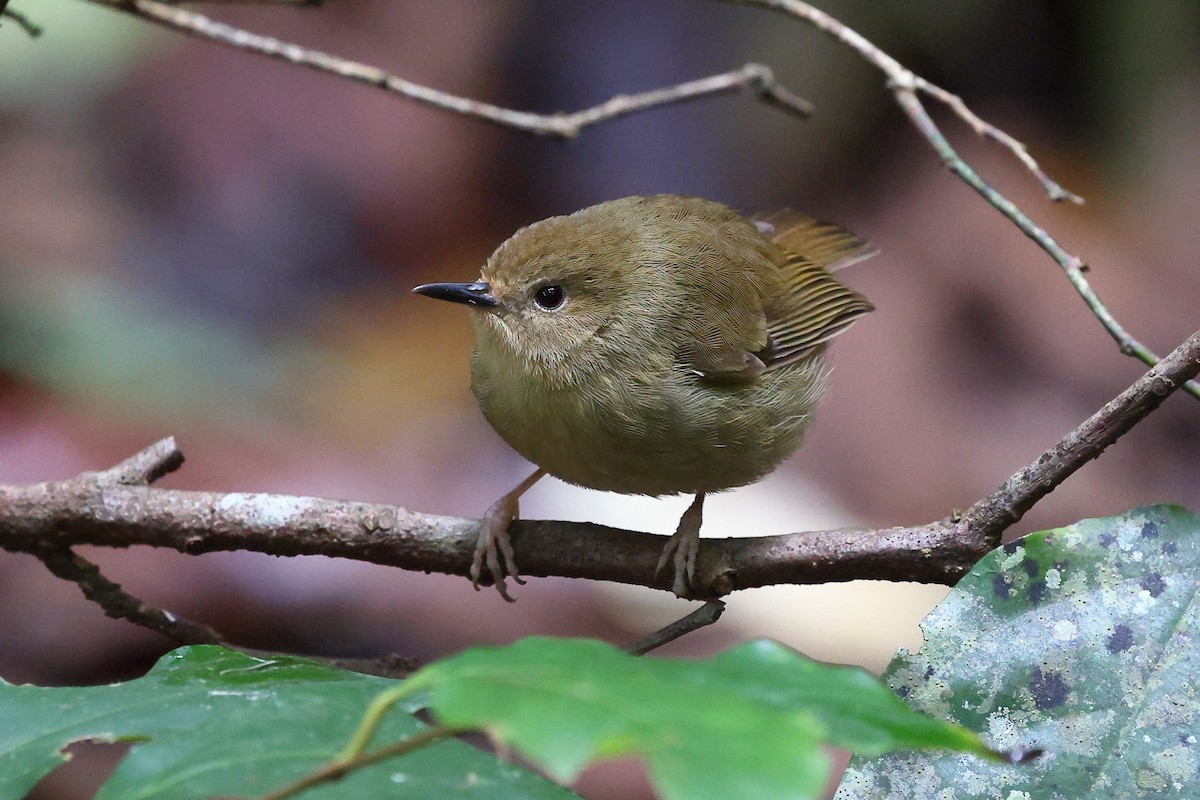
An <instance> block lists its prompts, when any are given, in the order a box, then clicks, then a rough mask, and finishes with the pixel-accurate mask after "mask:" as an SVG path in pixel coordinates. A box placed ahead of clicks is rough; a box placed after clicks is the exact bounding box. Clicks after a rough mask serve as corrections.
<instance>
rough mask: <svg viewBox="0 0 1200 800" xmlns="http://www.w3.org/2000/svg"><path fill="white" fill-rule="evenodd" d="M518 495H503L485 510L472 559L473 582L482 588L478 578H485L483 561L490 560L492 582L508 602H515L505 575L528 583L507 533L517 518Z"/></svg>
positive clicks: (488, 567)
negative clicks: (518, 564)
mask: <svg viewBox="0 0 1200 800" xmlns="http://www.w3.org/2000/svg"><path fill="white" fill-rule="evenodd" d="M518 511H519V508H518V505H517V498H515V497H513V496H511V495H508V494H506V495H504V496H503V497H501V498H500V499H499V500H497V501H496V502H494V503H492V505H491V507H490V508H488V510H487V511H486V512H484V515H483V519H482V520H481V521H480V525H479V541H478V542H476V544H475V558H474V559H473V560H472V561H471V585H472V586H474V587H475V590H476V591H479V582H480V580H482V579H483V565H484V564H487V569H488V574H489V575H490V577H491V583H492V585H494V586H495V587H496V591H498V592H499V593H500V596H501V597H503V598H504V599H505V600H507V601H508V602H510V603H512V602H515V600H514V598H513V597H512V596H511V595H510V594H509V593H508V584H507V583H506V582H505V579H506V578H512V579H513V580H514V581H516V582H517V583H525V581H523V580H521V576H520V574H519V573H518V572H517V559H516V556H515V555H514V554H513V546H512V538H511V537H510V536H509V535H508V526H509V525H511V524H512V521H513V520H515V519H517V515H518Z"/></svg>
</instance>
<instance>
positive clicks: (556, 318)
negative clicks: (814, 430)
mask: <svg viewBox="0 0 1200 800" xmlns="http://www.w3.org/2000/svg"><path fill="white" fill-rule="evenodd" d="M869 255H872V252H871V251H870V250H869V249H868V246H867V244H866V242H864V241H863V240H861V239H859V238H858V237H857V236H855V235H854V234H852V233H849V232H848V231H846V230H844V229H842V228H839V227H837V226H836V225H830V224H826V223H821V222H817V221H815V220H812V219H810V218H808V217H805V216H803V215H800V214H797V213H795V212H792V211H786V210H785V211H776V212H771V213H764V214H756V215H754V216H752V217H750V218H746V217H743V216H741V215H739V214H737V213H735V212H734V211H732V210H730V209H729V208H727V207H725V206H723V205H721V204H720V203H715V202H712V201H710V200H703V199H700V198H695V197H682V196H679V195H656V196H652V197H626V198H623V199H620V200H612V201H610V202H607V203H601V204H599V205H595V206H592V207H590V208H585V209H583V210H582V211H577V212H576V213H574V214H570V215H568V216H561V217H551V218H549V219H545V220H542V221H541V222H538V223H535V224H533V225H530V226H528V227H526V228H522V229H521V230H519V231H517V232H516V233H515V234H513V236H512V237H511V238H509V239H508V241H506V242H504V243H503V244H502V245H500V247H499V248H497V250H496V252H494V253H493V254H492V256H491V257H490V258H489V259H488V261H487V264H486V265H485V266H484V267H483V271H482V275H480V277H479V280H477V281H475V282H474V283H430V284H425V285H423V286H418V287H416V288H415V289H414V290H413V291H415V292H417V293H419V294H423V295H426V296H428V297H434V298H437V299H439V300H449V301H452V302H456V303H465V304H467V305H469V306H471V307H472V315H471V316H472V321H473V322H474V325H475V334H476V340H475V352H474V355H473V357H472V360H471V388H472V389H473V390H474V392H475V397H476V398H477V399H478V401H479V407H480V408H481V409H482V410H483V414H484V416H485V417H487V420H488V422H489V423H491V425H492V427H493V428H495V429H496V432H497V433H499V434H500V436H502V437H503V438H504V440H505V441H506V442H508V444H509V445H511V446H512V448H513V449H514V450H516V451H517V452H518V453H520V454H521V455H522V456H524V457H525V458H527V459H528V460H529V461H531V462H533V463H534V464H536V465H537V467H538V469H537V470H536V471H535V472H534V473H533V474H532V475H530V476H529V477H528V478H526V479H525V480H524V481H522V482H521V483H520V484H519V485H518V486H517V487H516V488H515V489H513V490H512V491H511V492H509V493H508V494H506V495H504V496H503V497H501V498H500V499H499V500H498V501H496V502H495V503H494V504H493V505H492V506H491V508H489V509H488V511H487V513H486V514H485V515H484V517H483V523H482V527H481V529H480V533H479V542H478V545H477V547H476V550H475V558H474V561H473V563H472V566H471V579H472V583H473V584H474V585H475V588H476V589H478V588H479V581H480V578H481V576H482V574H483V567H484V566H485V565H486V566H487V568H488V571H489V572H490V574H491V577H492V580H493V581H494V583H495V585H496V587H497V589H499V591H500V594H501V595H502V596H503V597H504V598H505V599H510V598H509V594H508V591H507V588H506V586H505V582H504V581H505V577H506V576H509V577H512V578H513V579H514V580H517V581H518V582H521V581H520V578H519V577H518V572H517V566H516V560H515V558H514V554H513V548H512V543H511V541H510V540H509V536H508V527H509V524H510V523H511V522H512V521H513V520H514V519H516V518H517V514H518V499H519V498H520V496H521V495H522V494H523V493H524V492H525V491H526V490H528V489H529V487H530V486H532V485H533V484H534V483H535V482H536V481H537V480H538V479H539V478H541V477H542V476H543V475H544V474H546V473H550V474H551V475H554V476H555V477H558V478H561V479H562V480H564V481H567V482H568V483H573V484H577V485H579V486H586V487H588V488H591V489H603V490H606V491H611V492H621V493H624V494H645V495H656V496H658V495H676V494H693V495H695V500H694V501H693V502H692V504H691V506H690V507H689V508H688V509H687V511H685V512H684V514H683V517H682V518H681V519H680V521H679V526H678V529H677V530H676V531H675V534H674V535H673V536H672V537H671V539H670V540H669V542H668V543H667V545H666V547H665V548H664V549H663V552H662V556H661V557H660V559H659V562H658V571H659V572H660V573H661V571H662V570H663V568H664V567H665V566H666V565H667V564H668V563H670V564H671V565H672V568H673V571H674V579H673V583H672V589H673V590H674V592H675V593H676V594H677V595H679V596H681V597H685V596H688V594H689V587H690V583H691V581H692V580H693V578H694V574H695V563H696V553H697V552H698V550H699V533H700V523H701V508H702V504H703V502H704V496H705V495H706V494H708V493H709V492H717V491H721V490H722V489H730V488H732V487H735V486H743V485H745V484H748V483H752V482H754V481H756V480H758V479H759V478H762V477H763V476H764V475H766V474H767V473H769V472H770V471H771V470H773V469H774V468H775V467H776V466H777V465H778V464H779V462H781V461H782V460H783V459H784V458H786V457H787V456H788V455H790V454H791V453H792V452H793V451H794V450H795V449H796V448H797V447H799V445H800V443H801V440H802V439H803V436H804V431H805V429H806V428H807V427H808V424H809V422H810V421H811V420H812V413H813V407H814V405H815V404H816V402H817V400H818V398H820V396H821V394H822V393H823V392H824V390H825V386H826V381H827V370H826V368H825V365H824V359H823V353H824V350H825V347H826V345H827V344H828V342H829V340H830V339H832V338H833V337H834V336H837V335H838V334H839V333H841V332H842V331H844V330H846V329H847V328H848V327H849V326H850V325H851V324H852V323H853V322H854V321H855V320H856V319H858V318H859V317H860V316H862V315H863V314H865V313H867V312H868V311H870V310H872V306H871V304H870V303H869V302H867V300H866V298H864V297H863V296H862V295H860V294H859V293H857V292H855V291H854V290H852V289H850V288H848V287H847V286H845V285H844V284H843V283H842V282H841V281H839V280H838V279H837V278H835V277H834V276H833V272H835V271H836V270H838V269H839V268H841V267H843V266H846V265H847V264H850V263H853V262H855V261H859V260H861V259H863V258H866V257H867V256H869Z"/></svg>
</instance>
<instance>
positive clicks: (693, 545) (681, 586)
mask: <svg viewBox="0 0 1200 800" xmlns="http://www.w3.org/2000/svg"><path fill="white" fill-rule="evenodd" d="M703 509H704V492H700V493H699V494H697V495H696V499H695V500H693V501H692V504H691V505H690V506H688V507H687V511H684V512H683V516H682V517H680V518H679V525H678V527H676V528H675V534H674V535H673V536H672V537H671V538H670V540H668V541H667V544H666V546H665V547H664V548H663V551H662V555H660V556H659V557H658V566H657V567H656V568H655V570H654V574H655V575H659V574H660V573H661V572H662V571H663V567H665V566H666V565H667V561H671V562H672V566H673V567H674V570H675V580H674V581H673V582H672V583H671V591H673V592H674V593H675V596H676V597H688V596H689V595H690V591H689V590H690V587H691V585H692V578H694V577H695V575H696V553H698V552H699V551H700V523H701V522H702V521H703Z"/></svg>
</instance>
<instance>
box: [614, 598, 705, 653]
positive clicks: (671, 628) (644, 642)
mask: <svg viewBox="0 0 1200 800" xmlns="http://www.w3.org/2000/svg"><path fill="white" fill-rule="evenodd" d="M723 613H725V601H723V600H709V601H708V602H707V603H705V604H704V605H702V606H700V607H699V608H697V609H696V610H695V611H693V612H692V613H690V614H688V615H687V616H686V617H683V618H682V619H677V620H675V621H674V622H672V623H671V624H670V625H667V626H665V627H663V628H660V629H659V630H657V631H655V632H654V633H652V634H650V635H649V636H644V637H642V638H641V639H638V640H637V641H636V642H634V643H633V644H631V645H629V646H628V647H626V648H625V650H626V652H629V653H633V654H634V655H635V656H644V655H646V653H649V652H650V651H651V650H656V649H658V648H660V647H662V646H663V645H664V644H668V643H670V642H673V641H675V640H676V639H678V638H679V637H680V636H684V635H686V634H689V633H691V632H692V631H694V630H699V629H700V628H704V627H707V626H709V625H712V624H713V623H714V622H716V621H717V620H719V619H720V618H721V615H722V614H723Z"/></svg>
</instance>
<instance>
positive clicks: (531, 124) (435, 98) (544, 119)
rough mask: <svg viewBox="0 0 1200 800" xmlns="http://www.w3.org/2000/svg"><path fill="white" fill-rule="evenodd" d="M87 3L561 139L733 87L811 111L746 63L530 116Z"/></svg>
mask: <svg viewBox="0 0 1200 800" xmlns="http://www.w3.org/2000/svg"><path fill="white" fill-rule="evenodd" d="M90 2H92V3H96V4H98V5H102V6H107V7H108V8H112V9H115V10H117V11H123V12H125V13H127V14H132V15H134V16H137V17H140V18H142V19H145V20H147V21H149V22H153V23H156V24H158V25H162V26H164V27H167V28H170V29H172V30H175V31H178V32H180V33H185V34H187V35H189V36H196V37H198V38H201V39H207V40H209V41H213V42H217V43H219V44H224V45H227V46H229V47H233V48H236V49H238V50H243V51H246V52H251V53H256V54H258V55H263V56H267V57H268V58H276V59H280V60H283V61H287V62H289V63H292V64H297V65H299V66H303V67H308V68H310V69H315V70H317V71H318V72H326V73H330V74H332V75H337V76H339V77H341V78H346V79H348V80H352V81H356V82H358V83H365V84H367V85H369V86H374V87H376V88H379V89H383V90H384V91H386V92H392V93H394V94H399V95H402V96H404V97H407V98H408V99H410V100H415V101H417V102H419V103H424V104H426V105H429V106H433V107H434V108H439V109H442V110H445V111H452V112H454V113H457V114H463V115H466V116H468V117H474V118H476V119H482V120H485V121H487V122H492V123H496V124H498V125H503V126H505V127H508V128H515V129H517V130H519V131H525V132H526V133H534V134H538V135H542V136H552V137H557V138H561V139H572V138H574V137H576V136H578V135H579V133H580V131H582V130H583V129H584V128H586V127H588V126H591V125H596V124H598V123H601V122H606V121H608V120H611V119H616V118H617V117H623V116H626V115H628V114H632V113H635V112H638V111H645V110H647V109H651V108H655V107H657V106H663V105H669V104H673V103H680V102H684V101H687V100H693V99H695V98H698V97H704V96H707V95H713V94H720V93H723V92H730V91H733V90H736V89H746V90H749V91H751V92H753V93H754V94H755V95H756V96H757V97H758V99H760V100H762V101H763V102H765V103H767V104H768V105H773V106H776V107H778V108H782V109H784V110H786V111H789V112H791V113H794V114H797V115H800V116H807V115H808V114H809V113H811V111H812V106H811V105H810V104H809V103H808V102H807V101H806V100H803V99H801V98H800V97H797V96H796V95H795V94H793V93H792V92H791V91H789V90H788V89H786V88H784V87H783V86H780V85H779V83H778V82H777V81H776V80H775V77H774V75H773V74H772V72H771V70H770V69H769V68H768V67H765V66H763V65H762V64H746V65H745V66H743V67H741V68H740V69H735V70H731V71H729V72H723V73H721V74H719V75H711V76H709V77H707V78H700V79H698V80H694V81H688V82H686V83H680V84H677V85H675V86H669V87H666V88H664V89H655V90H652V91H649V92H641V93H638V94H630V95H618V96H616V97H613V98H611V99H609V100H607V101H605V102H603V103H601V104H599V105H597V106H593V107H591V108H585V109H583V110H581V111H576V112H573V113H570V114H536V113H533V112H529V111H516V110H513V109H509V108H502V107H500V106H496V105H492V104H490V103H483V102H480V101H478V100H472V99H470V98H466V97H459V96H458V95H453V94H449V93H448V92H443V91H439V90H438V89H432V88H430V87H428V86H422V85H421V84H418V83H414V82H412V81H409V80H405V79H404V78H401V77H399V76H397V75H393V74H391V73H389V72H386V71H384V70H382V69H379V68H378V67H373V66H370V65H368V64H362V63H360V62H357V61H350V60H348V59H344V58H339V57H337V56H333V55H330V54H328V53H324V52H321V51H320V50H313V49H311V48H307V47H301V46H299V45H296V44H291V43H290V42H282V41H280V40H278V39H273V38H271V37H269V36H261V35H259V34H256V33H251V32H249V31H246V30H243V29H240V28H235V27H233V26H232V25H227V24H225V23H223V22H219V21H217V20H214V19H211V18H209V17H205V16H203V15H201V14H197V13H195V12H192V11H187V10H185V9H182V8H178V7H176V6H172V5H168V4H166V3H163V2H159V0H90Z"/></svg>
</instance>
